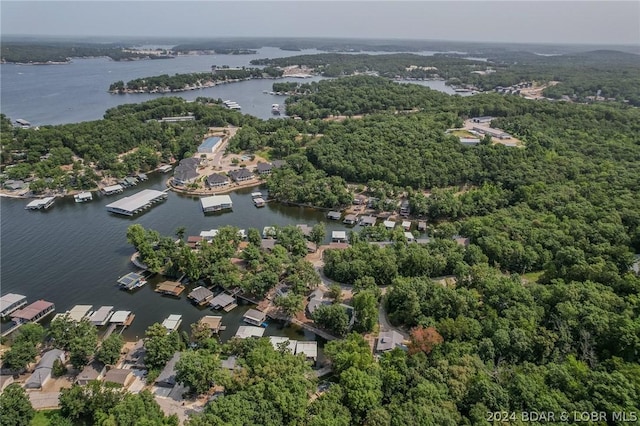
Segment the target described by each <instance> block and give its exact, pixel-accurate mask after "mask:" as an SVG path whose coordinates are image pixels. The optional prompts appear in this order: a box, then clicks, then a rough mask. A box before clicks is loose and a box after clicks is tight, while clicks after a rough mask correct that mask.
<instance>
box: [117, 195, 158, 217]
mask: <svg viewBox="0 0 640 426" xmlns="http://www.w3.org/2000/svg"><path fill="white" fill-rule="evenodd" d="M165 198H167V193H166V192H163V191H156V190H155V189H143V190H142V191H140V192H138V193H137V194H133V195H130V196H128V197H124V198H121V199H119V200H118V201H115V202H113V203H111V204H107V206H106V207H107V210H108V211H110V212H113V213H120V214H124V215H128V216H131V215H133V214H134V213H136V212H137V211H139V210H140V209H143V208H145V207H147V206H149V204H150V203H153V202H155V201H159V200H161V199H165Z"/></svg>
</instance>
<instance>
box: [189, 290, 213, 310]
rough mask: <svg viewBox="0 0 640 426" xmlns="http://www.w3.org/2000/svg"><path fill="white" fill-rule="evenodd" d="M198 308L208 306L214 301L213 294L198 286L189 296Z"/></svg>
mask: <svg viewBox="0 0 640 426" xmlns="http://www.w3.org/2000/svg"><path fill="white" fill-rule="evenodd" d="M187 297H188V298H189V299H191V301H192V302H193V303H195V304H196V305H198V306H202V305H206V304H207V303H209V302H210V301H211V299H213V292H212V291H211V290H209V289H208V288H206V287H203V286H198V287H196V288H194V289H193V290H192V291H191V293H189V295H188V296H187Z"/></svg>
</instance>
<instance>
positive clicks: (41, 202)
mask: <svg viewBox="0 0 640 426" xmlns="http://www.w3.org/2000/svg"><path fill="white" fill-rule="evenodd" d="M55 200H56V198H55V197H44V198H40V199H38V200H33V201H32V202H30V203H29V204H27V206H26V207H25V209H27V210H42V209H44V210H47V209H48V208H49V207H51V206H52V205H53V203H54V201H55Z"/></svg>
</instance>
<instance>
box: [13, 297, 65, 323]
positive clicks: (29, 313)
mask: <svg viewBox="0 0 640 426" xmlns="http://www.w3.org/2000/svg"><path fill="white" fill-rule="evenodd" d="M55 309H56V307H55V305H54V304H53V303H51V302H47V301H46V300H38V301H36V302H33V303H32V304H30V305H28V306H25V307H24V308H22V309H18V310H16V311H13V312H12V313H11V320H12V321H13V322H15V323H16V324H24V323H27V322H38V321H40V320H41V319H42V318H44V317H45V316H47V315H49V314H50V313H52V312H53V311H54V310H55Z"/></svg>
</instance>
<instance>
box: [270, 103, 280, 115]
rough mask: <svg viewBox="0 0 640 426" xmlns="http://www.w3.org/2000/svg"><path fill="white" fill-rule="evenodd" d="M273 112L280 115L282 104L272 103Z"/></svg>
mask: <svg viewBox="0 0 640 426" xmlns="http://www.w3.org/2000/svg"><path fill="white" fill-rule="evenodd" d="M271 114H273V115H280V105H278V104H273V105H271Z"/></svg>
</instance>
